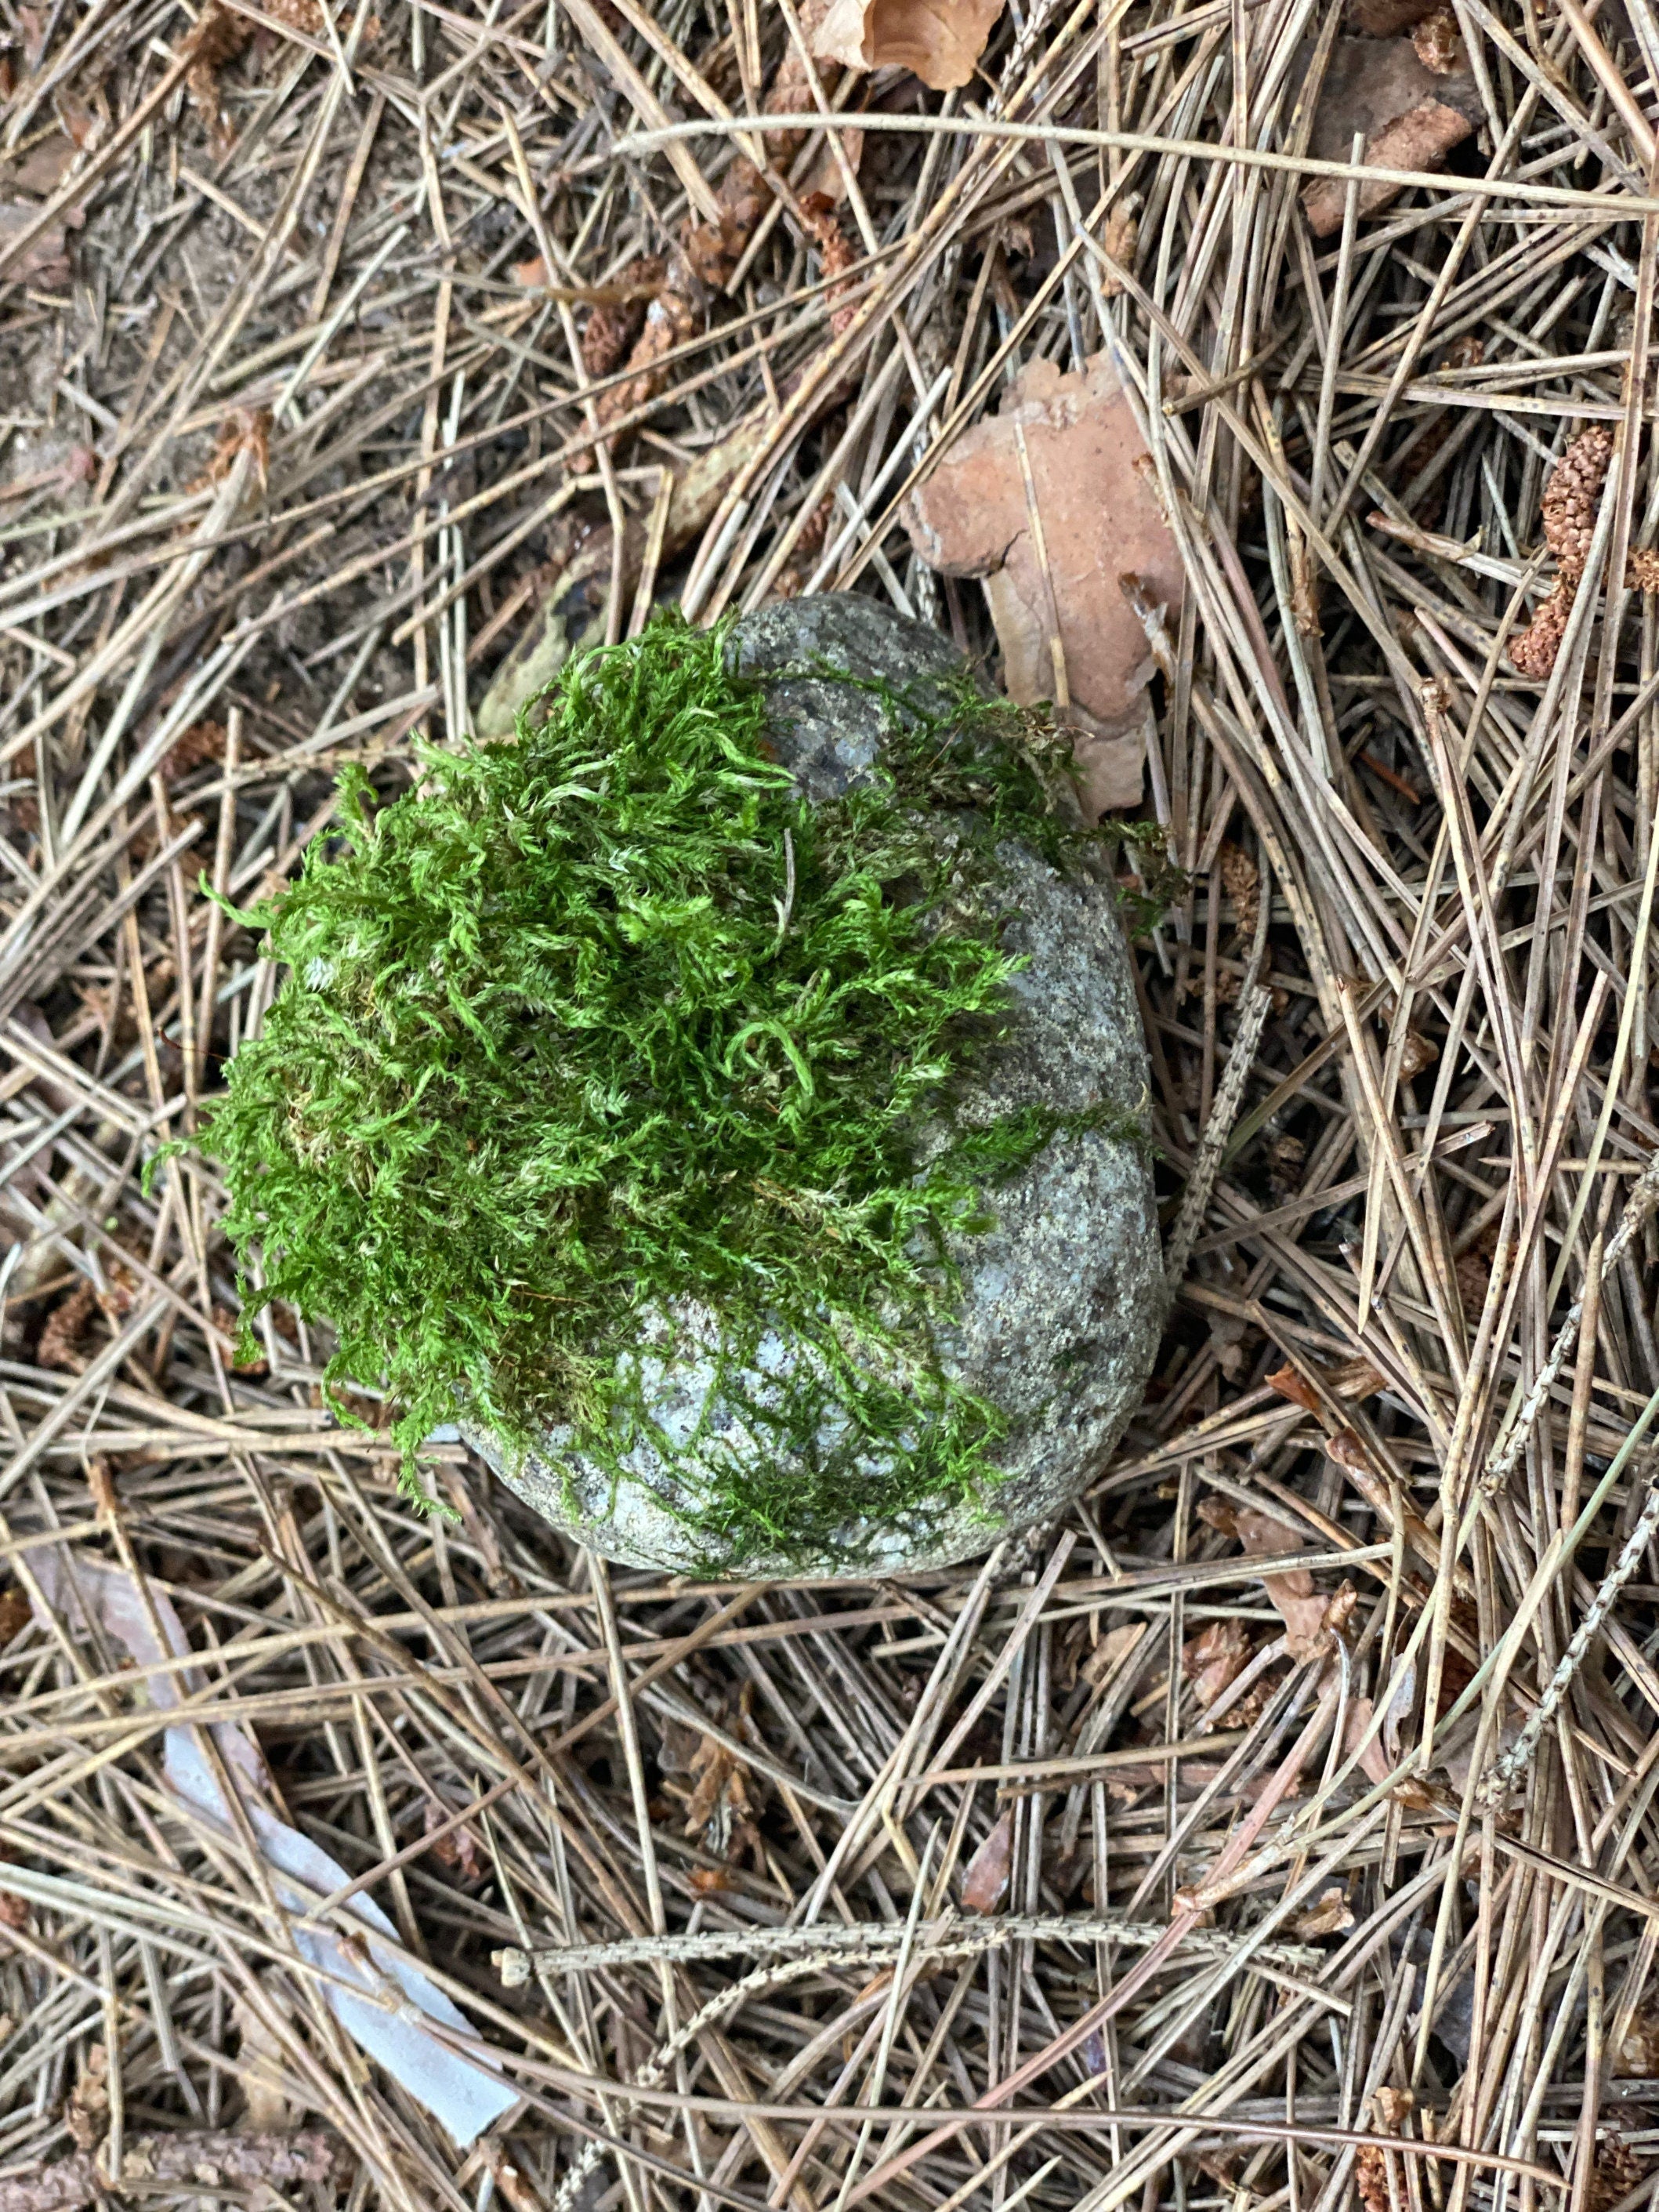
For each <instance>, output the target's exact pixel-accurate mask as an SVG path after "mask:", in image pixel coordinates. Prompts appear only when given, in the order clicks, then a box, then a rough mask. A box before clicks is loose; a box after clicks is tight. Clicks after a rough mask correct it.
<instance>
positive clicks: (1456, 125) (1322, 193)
mask: <svg viewBox="0 0 1659 2212" xmlns="http://www.w3.org/2000/svg"><path fill="white" fill-rule="evenodd" d="M1473 130H1474V125H1473V124H1472V123H1471V122H1470V121H1469V119H1468V116H1466V115H1460V114H1459V113H1458V112H1457V110H1456V109H1455V107H1448V106H1446V105H1445V104H1444V102H1443V101H1442V100H1425V101H1424V102H1423V104H1422V105H1421V106H1419V107H1413V108H1411V109H1409V110H1408V111H1407V113H1405V114H1404V115H1401V116H1396V118H1395V120H1394V121H1393V122H1392V123H1390V124H1389V126H1388V128H1387V129H1386V130H1385V131H1382V132H1380V133H1379V134H1378V136H1377V137H1375V138H1368V139H1367V140H1366V142H1365V162H1366V166H1367V167H1370V168H1374V169H1405V170H1407V171H1409V170H1413V169H1414V170H1416V171H1418V172H1419V173H1421V172H1422V171H1424V170H1425V169H1438V168H1440V167H1443V165H1444V162H1445V159H1446V156H1447V155H1448V154H1449V153H1450V152H1451V150H1452V148H1453V147H1454V146H1461V145H1462V143H1463V141H1464V139H1466V138H1467V137H1468V135H1469V133H1470V132H1471V131H1473ZM1402 189H1403V187H1402V186H1401V185H1387V184H1381V183H1378V184H1367V185H1361V186H1360V187H1359V212H1360V214H1361V215H1375V214H1376V211H1377V210H1378V209H1379V208H1385V207H1387V206H1388V205H1389V202H1390V201H1391V200H1394V199H1397V198H1398V197H1399V196H1400V193H1401V190H1402ZM1346 192H1347V185H1346V184H1345V183H1344V182H1343V180H1342V179H1340V178H1339V177H1322V178H1321V179H1320V181H1319V182H1318V183H1317V184H1316V185H1310V186H1309V187H1308V190H1307V191H1305V192H1304V194H1303V196H1302V204H1303V206H1304V208H1305V209H1306V210H1307V214H1308V225H1309V228H1310V229H1311V230H1312V232H1313V234H1314V236H1315V237H1316V238H1328V237H1330V236H1331V234H1332V233H1333V232H1334V231H1338V230H1340V229H1341V228H1342V206H1343V201H1344V198H1345V197H1346Z"/></svg>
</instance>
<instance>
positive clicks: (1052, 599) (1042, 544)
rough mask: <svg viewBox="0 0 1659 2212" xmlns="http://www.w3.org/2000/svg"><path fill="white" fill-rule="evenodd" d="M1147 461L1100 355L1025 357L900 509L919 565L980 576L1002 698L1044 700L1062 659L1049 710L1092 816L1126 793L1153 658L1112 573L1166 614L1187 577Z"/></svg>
mask: <svg viewBox="0 0 1659 2212" xmlns="http://www.w3.org/2000/svg"><path fill="white" fill-rule="evenodd" d="M1022 438H1023V439H1024V458H1022V455H1021V451H1020V441H1021V439H1022ZM1027 462H1029V464H1030V489H1029V491H1028V488H1027V474H1026V463H1027ZM1148 466H1150V464H1149V462H1148V460H1147V455H1146V447H1145V446H1144V445H1143V444H1142V442H1141V438H1140V433H1139V429H1138V428H1137V427H1136V423H1135V418H1134V415H1133V411H1132V410H1131V409H1130V406H1129V403H1128V401H1127V398H1125V397H1124V395H1123V392H1122V388H1121V386H1120V384H1119V382H1118V379H1117V374H1116V372H1115V369H1114V368H1112V365H1111V363H1110V362H1109V360H1108V358H1107V356H1105V355H1104V354H1096V355H1094V356H1091V359H1090V360H1089V361H1088V362H1086V363H1085V366H1084V368H1083V369H1082V370H1080V371H1077V370H1073V371H1068V372H1065V373H1062V372H1061V370H1060V369H1059V368H1057V367H1056V366H1055V364H1054V362H1051V361H1042V360H1037V361H1033V362H1028V363H1027V365H1026V367H1025V368H1024V370H1022V372H1021V373H1020V374H1019V376H1018V378H1017V379H1016V380H1015V382H1014V383H1013V384H1012V386H1010V388H1009V390H1008V391H1007V392H1006V394H1005V395H1004V398H1003V402H1002V410H1001V412H1000V414H997V415H995V416H987V418H986V420H985V421H984V422H980V423H978V424H976V425H975V428H973V429H971V430H969V431H968V432H967V433H966V435H964V436H963V437H961V438H958V439H957V441H956V443H955V444H954V445H953V446H952V447H951V450H950V452H949V453H948V454H947V455H946V456H945V459H944V460H943V461H942V462H941V463H940V465H939V467H938V468H937V469H936V470H935V471H934V472H933V475H932V476H931V477H929V478H928V480H927V483H924V484H922V485H921V487H920V489H918V490H917V491H916V492H915V493H914V494H913V495H912V496H911V497H910V499H909V500H908V501H907V502H906V505H905V508H904V513H903V520H904V526H905V528H906V529H907V530H908V532H909V534H910V542H911V544H913V545H914V546H915V549H916V551H917V552H918V553H919V554H920V555H921V558H922V559H923V560H924V561H925V562H927V565H928V566H929V568H937V569H939V571H940V572H941V573H942V574H945V575H947V576H972V577H977V578H978V579H979V580H980V581H981V584H982V585H983V586H984V590H985V596H986V598H987V600H988V601H989V603H990V609H991V619H992V621H993V622H994V623H995V625H996V633H997V641H998V643H999V644H1000V646H1001V647H1002V655H1003V671H1004V678H1005V680H1006V684H1007V689H1008V696H1009V697H1010V698H1011V699H1013V700H1015V701H1016V702H1018V704H1020V705H1021V706H1030V705H1032V704H1034V703H1035V702H1037V701H1039V700H1053V699H1055V698H1056V695H1057V692H1058V691H1059V689H1060V683H1059V679H1060V674H1061V672H1062V671H1063V676H1064V683H1065V687H1066V692H1067V693H1068V694H1069V703H1067V702H1066V700H1064V699H1062V700H1061V701H1060V706H1059V709H1058V711H1057V715H1056V719H1057V720H1060V721H1064V722H1067V723H1069V724H1070V725H1071V726H1073V730H1074V732H1075V733H1076V739H1077V767H1078V779H1079V788H1080V793H1081V797H1082V799H1083V803H1084V808H1085V812H1086V814H1087V815H1088V817H1089V818H1090V819H1091V821H1092V820H1096V819H1097V818H1098V817H1099V816H1100V815H1101V814H1102V813H1103V812H1104V811H1106V810H1107V809H1109V808H1111V807H1121V806H1133V805H1137V804H1138V803H1139V799H1140V793H1141V778H1142V772H1143V768H1144V764H1145V756H1146V732H1147V727H1148V725H1149V722H1150V720H1151V714H1152V709H1151V705H1150V702H1149V701H1148V699H1147V697H1146V686H1147V684H1148V683H1149V681H1150V680H1151V678H1152V674H1153V672H1154V663H1153V660H1152V654H1151V653H1150V651H1149V649H1148V645H1147V638H1146V629H1145V626H1144V624H1143V623H1142V620H1141V618H1140V617H1139V615H1138V614H1137V613H1136V612H1135V611H1134V609H1133V607H1132V606H1131V605H1129V604H1128V603H1127V600H1126V599H1125V598H1124V594H1123V591H1122V589H1121V586H1120V582H1119V579H1120V577H1121V576H1122V575H1124V574H1133V575H1134V577H1135V578H1136V579H1137V580H1138V584H1139V593H1140V596H1141V598H1142V599H1144V600H1146V601H1149V602H1150V603H1152V605H1162V606H1163V607H1164V609H1165V611H1166V612H1167V614H1168V616H1169V617H1170V619H1173V617H1174V615H1175V613H1176V610H1177V609H1178V608H1179V606H1180V605H1181V595H1182V587H1183V583H1184V578H1183V576H1182V567H1181V560H1180V556H1179V555H1178V553H1177V552H1176V544H1175V540H1174V538H1172V537H1171V536H1170V531H1169V528H1168V526H1167V525H1166V524H1165V522H1164V516H1163V513H1162V511H1161V509H1160V508H1159V507H1158V500H1157V497H1156V495H1155V494H1154V492H1153V490H1152V487H1151V485H1150V483H1148V482H1147V479H1146V475H1145V474H1143V470H1144V469H1145V468H1146V467H1148ZM1056 641H1058V645H1059V648H1060V651H1059V658H1058V665H1057V662H1056V655H1055V651H1054V647H1055V643H1056Z"/></svg>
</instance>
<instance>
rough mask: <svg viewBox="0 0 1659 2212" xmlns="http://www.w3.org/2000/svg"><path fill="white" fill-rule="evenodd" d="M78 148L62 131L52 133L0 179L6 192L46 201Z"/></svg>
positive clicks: (60, 181) (61, 178)
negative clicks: (32, 196)
mask: <svg viewBox="0 0 1659 2212" xmlns="http://www.w3.org/2000/svg"><path fill="white" fill-rule="evenodd" d="M78 151H79V149H78V148H77V147H76V143H75V141H74V139H73V138H71V137H70V135H69V133H68V132H67V131H53V132H52V134H51V136H50V137H46V138H42V139H41V140H40V143H38V144H36V145H33V146H31V147H30V148H29V150H28V152H27V154H25V155H23V156H22V157H21V160H20V161H15V162H14V163H13V164H12V166H11V167H9V168H8V169H7V170H6V171H5V173H4V175H3V178H0V182H3V184H4V185H5V188H6V190H7V191H20V192H33V193H36V194H37V195H38V196H39V197H40V198H41V199H43V200H44V199H50V198H51V197H52V194H53V193H54V192H55V191H57V189H58V185H61V184H62V183H63V181H64V177H65V176H66V175H67V173H68V171H69V165H70V162H71V161H73V160H74V159H75V156H76V153H77V152H78Z"/></svg>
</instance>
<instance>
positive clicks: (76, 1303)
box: [34, 1282, 98, 1375]
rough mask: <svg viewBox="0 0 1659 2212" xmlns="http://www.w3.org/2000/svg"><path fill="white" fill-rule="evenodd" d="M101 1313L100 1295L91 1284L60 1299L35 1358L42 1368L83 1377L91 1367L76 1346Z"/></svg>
mask: <svg viewBox="0 0 1659 2212" xmlns="http://www.w3.org/2000/svg"><path fill="white" fill-rule="evenodd" d="M97 1310H98V1293H97V1291H96V1290H95V1289H94V1287H93V1285H91V1284H90V1283H88V1282H80V1283H77V1284H76V1285H75V1288H74V1289H73V1290H72V1291H70V1292H69V1293H68V1295H67V1296H66V1297H63V1298H61V1299H59V1301H58V1304H57V1305H56V1306H55V1307H54V1308H53V1310H52V1314H51V1316H50V1317H49V1318H48V1320H47V1322H46V1327H45V1328H43V1329H42V1330H41V1332H40V1349H39V1350H38V1351H37V1352H36V1353H35V1355H34V1356H35V1358H36V1359H37V1360H38V1361H39V1363H40V1365H41V1366H42V1367H56V1368H66V1369H68V1370H69V1371H70V1373H71V1374H74V1375H78V1374H80V1373H81V1371H82V1369H83V1368H84V1367H85V1366H86V1364H87V1363H86V1361H85V1360H84V1359H83V1358H82V1357H81V1354H80V1352H78V1350H77V1349H76V1346H78V1345H79V1343H80V1341H81V1339H82V1335H83V1334H85V1332H86V1328H87V1324H88V1322H90V1321H91V1319H92V1317H93V1315H94V1313H95V1312H96V1311H97Z"/></svg>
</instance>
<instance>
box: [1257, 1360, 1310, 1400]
mask: <svg viewBox="0 0 1659 2212" xmlns="http://www.w3.org/2000/svg"><path fill="white" fill-rule="evenodd" d="M1267 1388H1268V1389H1270V1390H1273V1391H1276V1392H1277V1393H1278V1395H1279V1396H1280V1397H1281V1398H1288V1399H1289V1400H1290V1401H1291V1404H1292V1405H1293V1406H1300V1407H1301V1408H1302V1410H1303V1412H1304V1413H1317V1412H1318V1411H1319V1393H1318V1391H1317V1390H1316V1389H1314V1386H1313V1384H1312V1383H1310V1382H1309V1381H1308V1379H1307V1377H1306V1376H1304V1375H1303V1374H1301V1373H1300V1372H1299V1371H1298V1370H1297V1369H1296V1368H1294V1367H1292V1366H1291V1364H1289V1362H1288V1361H1287V1362H1286V1363H1285V1365H1284V1366H1283V1367H1276V1368H1275V1369H1274V1370H1273V1373H1272V1374H1271V1375H1270V1376H1268V1377H1267Z"/></svg>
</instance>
